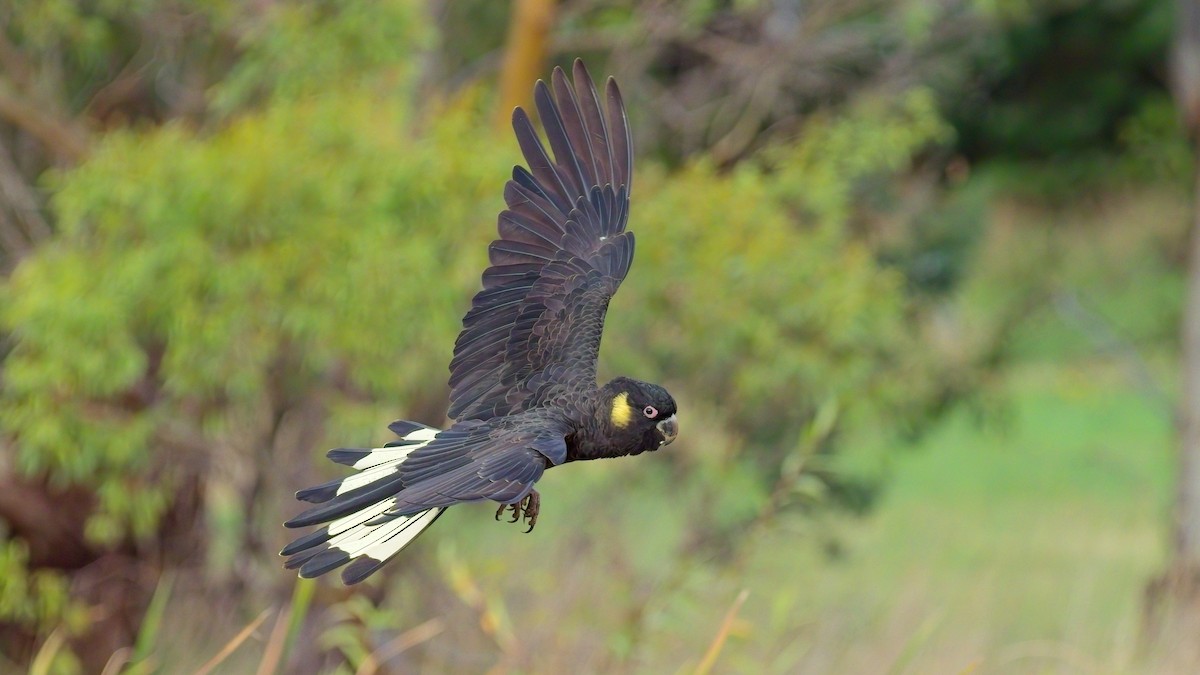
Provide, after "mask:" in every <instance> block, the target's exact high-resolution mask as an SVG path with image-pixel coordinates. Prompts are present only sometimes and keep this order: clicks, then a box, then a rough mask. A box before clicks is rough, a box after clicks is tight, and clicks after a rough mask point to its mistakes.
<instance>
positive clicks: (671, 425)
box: [654, 415, 679, 447]
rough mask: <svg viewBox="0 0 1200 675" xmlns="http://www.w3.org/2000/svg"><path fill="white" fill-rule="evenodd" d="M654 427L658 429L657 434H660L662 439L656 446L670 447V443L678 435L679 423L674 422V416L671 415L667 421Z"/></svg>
mask: <svg viewBox="0 0 1200 675" xmlns="http://www.w3.org/2000/svg"><path fill="white" fill-rule="evenodd" d="M654 426H655V428H657V429H658V433H660V434H662V437H663V439H662V442H661V443H659V444H658V445H659V447H662V446H664V445H670V444H671V441H673V440H675V437H676V436H678V435H679V422H678V421H676V419H675V416H674V415H671V416H670V417H668V418H667V419H665V420H663V421H661V422H659V423H658V424H656V425H654Z"/></svg>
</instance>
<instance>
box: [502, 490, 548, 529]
mask: <svg viewBox="0 0 1200 675" xmlns="http://www.w3.org/2000/svg"><path fill="white" fill-rule="evenodd" d="M541 506H542V496H541V495H539V494H538V492H537V490H530V492H529V494H527V495H525V498H524V499H522V500H521V501H519V502H517V503H515V504H501V505H500V508H498V509H496V520H500V516H502V515H504V512H505V511H506V510H508V509H512V518H511V519H510V520H509V521H508V522H510V523H515V522H517V521H518V520H521V519H522V518H524V519H525V522H526V523H527V524H528V525H529V528H528V529H526V530H525V532H526V533H529V532H533V526H534V525H537V519H538V512H539V511H540V510H541Z"/></svg>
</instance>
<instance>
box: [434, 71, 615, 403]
mask: <svg viewBox="0 0 1200 675" xmlns="http://www.w3.org/2000/svg"><path fill="white" fill-rule="evenodd" d="M574 80H575V81H574V85H573V86H572V84H571V82H569V81H568V80H567V76H566V74H565V73H563V71H562V69H561V68H555V69H554V75H553V77H552V78H551V85H550V86H548V85H547V84H546V83H545V82H542V81H539V82H538V83H537V86H536V87H535V89H534V101H535V103H536V105H537V110H538V115H539V117H540V118H541V120H542V126H543V127H544V129H545V131H546V137H547V139H548V140H549V142H550V149H551V150H552V151H553V154H554V157H553V159H551V158H550V156H549V154H547V151H546V148H545V146H544V145H543V144H542V142H541V140H540V139H539V138H538V135H537V131H535V130H534V128H533V124H532V123H531V122H530V120H529V116H528V115H527V114H526V113H525V111H524V110H522V109H521V108H517V109H516V110H515V111H514V112H513V129H514V131H516V135H517V142H518V143H519V144H520V146H521V152H522V154H524V156H525V161H526V162H527V163H528V164H529V168H528V170H526V169H525V168H524V167H520V166H517V167H514V168H513V177H512V180H510V181H509V182H508V184H507V185H506V186H505V188H504V200H505V202H506V203H507V204H508V209H507V210H505V211H504V212H502V213H501V214H500V218H499V230H500V238H499V239H497V240H496V241H494V242H492V244H491V246H490V247H489V249H488V253H489V259H490V262H491V266H490V267H489V268H488V269H487V270H486V271H484V273H483V290H481V291H480V292H479V293H478V294H476V295H475V299H474V300H473V301H472V305H471V310H470V311H469V312H467V315H466V317H465V318H464V319H463V330H462V332H461V333H460V334H459V336H458V340H457V342H456V343H455V345H454V359H453V360H452V361H451V362H450V389H451V393H450V413H449V414H450V417H451V418H453V419H456V420H467V419H489V418H492V417H497V416H503V415H509V414H512V413H516V412H520V411H523V410H528V409H530V408H534V407H536V406H538V405H540V404H542V403H544V402H546V401H548V400H551V399H552V398H553V397H555V396H558V395H560V394H562V393H563V392H564V391H572V390H579V389H583V388H586V387H591V386H594V385H595V380H596V360H597V358H598V356H599V353H600V335H601V332H602V331H603V329H604V315H605V312H606V311H607V309H608V302H609V300H610V299H611V298H612V296H613V294H614V293H616V290H617V287H618V286H620V284H621V281H622V280H623V279H624V278H625V275H626V274H627V273H628V271H629V266H630V264H631V263H632V261H633V234H632V233H630V232H626V231H625V224H626V222H627V221H628V219H629V189H630V179H631V177H632V171H633V150H632V142H631V138H630V134H629V125H628V122H627V120H626V117H625V106H624V104H623V103H622V101H621V93H620V91H619V90H618V89H617V85H616V83H615V82H614V81H613V80H612V79H611V78H610V79H609V80H608V83H607V86H606V87H605V98H606V105H605V106H601V102H600V97H599V94H598V92H597V90H596V86H595V84H594V83H593V82H592V78H591V76H590V75H588V72H587V69H586V68H584V66H583V62H581V61H578V60H577V61H575V65H574ZM551 87H553V91H551Z"/></svg>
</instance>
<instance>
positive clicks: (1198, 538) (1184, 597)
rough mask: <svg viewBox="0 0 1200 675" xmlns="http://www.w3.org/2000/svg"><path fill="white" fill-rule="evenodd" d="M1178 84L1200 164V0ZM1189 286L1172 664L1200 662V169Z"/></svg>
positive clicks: (1160, 623) (1172, 582) (1156, 583)
mask: <svg viewBox="0 0 1200 675" xmlns="http://www.w3.org/2000/svg"><path fill="white" fill-rule="evenodd" d="M1175 9H1176V22H1175V40H1174V44H1173V46H1172V53H1171V84H1172V90H1173V95H1174V97H1175V102H1176V106H1177V107H1178V109H1179V113H1180V119H1181V120H1182V121H1183V123H1184V125H1185V127H1186V130H1187V132H1188V136H1189V138H1190V139H1191V142H1192V146H1193V156H1194V157H1195V158H1196V162H1195V165H1196V166H1197V167H1200V0H1177V1H1176V3H1175ZM1192 209H1193V216H1192V227H1191V232H1190V233H1189V252H1188V263H1187V264H1188V271H1187V275H1188V279H1187V294H1186V296H1185V298H1184V306H1183V326H1182V331H1181V335H1180V338H1181V345H1180V360H1181V363H1180V366H1181V367H1180V372H1181V377H1182V382H1181V383H1180V384H1181V398H1180V402H1179V408H1178V411H1177V413H1176V430H1177V433H1178V439H1177V443H1178V446H1177V452H1178V461H1177V470H1178V473H1177V475H1176V494H1175V512H1174V523H1173V529H1172V538H1171V560H1170V563H1169V564H1168V566H1167V569H1166V571H1165V572H1164V573H1163V574H1162V576H1160V577H1158V578H1157V579H1154V580H1153V581H1151V583H1150V585H1149V586H1148V587H1147V591H1146V592H1147V597H1146V617H1147V626H1146V627H1147V637H1148V638H1149V639H1150V641H1151V642H1152V643H1154V644H1157V645H1159V646H1161V647H1163V649H1162V650H1161V653H1160V656H1163V657H1165V658H1167V659H1168V660H1169V661H1170V662H1171V666H1172V667H1188V666H1189V665H1196V664H1197V663H1200V645H1197V644H1196V641H1195V640H1194V639H1193V638H1194V636H1195V635H1196V634H1198V633H1200V171H1196V176H1195V183H1194V198H1193V205H1192Z"/></svg>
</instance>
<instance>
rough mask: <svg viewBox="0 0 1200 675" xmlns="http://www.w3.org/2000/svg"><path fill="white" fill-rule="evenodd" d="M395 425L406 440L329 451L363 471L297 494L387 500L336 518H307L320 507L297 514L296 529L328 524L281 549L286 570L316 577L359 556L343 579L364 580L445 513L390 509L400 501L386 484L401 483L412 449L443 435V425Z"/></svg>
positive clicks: (322, 498) (316, 497) (309, 498)
mask: <svg viewBox="0 0 1200 675" xmlns="http://www.w3.org/2000/svg"><path fill="white" fill-rule="evenodd" d="M389 428H391V429H392V430H393V431H396V432H397V433H400V432H403V433H402V434H401V439H400V440H398V441H393V442H392V443H388V444H387V445H386V446H384V447H382V448H373V449H352V448H338V449H335V450H331V451H330V452H329V458H330V459H332V460H333V461H335V462H337V463H339V464H345V465H348V466H351V467H353V468H355V469H358V470H359V471H360V473H357V474H354V475H352V476H347V477H345V478H341V479H338V480H334V481H330V482H328V483H324V484H322V485H318V486H315V487H311V488H307V489H305V490H301V491H299V492H297V493H296V497H297V499H300V500H302V501H307V502H313V503H324V502H328V501H330V500H332V499H333V498H334V497H337V496H339V495H346V494H347V493H351V492H353V493H355V495H360V494H364V493H373V494H378V495H379V496H380V497H381V498H380V499H377V500H371V501H369V502H365V503H363V504H361V505H360V507H359V508H356V509H354V510H353V511H350V512H348V513H339V512H332V513H336V515H338V516H340V517H336V518H334V517H329V518H320V519H312V518H311V517H309V518H305V516H310V515H311V514H313V512H314V511H315V509H309V510H308V511H306V512H305V513H303V514H301V515H300V516H298V517H296V518H293V519H292V520H291V521H289V522H288V523H287V525H288V526H290V527H297V526H301V525H305V524H317V523H319V522H322V521H326V522H327V524H326V525H324V526H323V527H321V528H320V529H318V530H316V531H314V532H310V533H309V534H306V535H304V536H302V537H299V538H297V539H296V540H295V541H293V542H292V543H290V544H288V545H287V546H286V547H284V549H283V550H282V551H280V555H284V556H289V557H288V559H287V561H286V562H285V563H284V567H285V568H286V569H298V570H299V573H300V576H301V577H304V578H311V577H316V576H320V575H322V574H325V573H327V572H330V571H332V570H334V569H337V568H338V567H341V566H343V565H345V564H347V563H349V562H351V561H352V560H354V563H353V564H352V565H350V566H349V567H347V568H346V569H345V570H343V572H342V580H343V581H344V582H345V583H346V584H355V583H358V582H360V581H362V580H363V579H366V578H367V577H368V576H370V575H371V574H373V573H374V572H375V571H376V570H378V569H379V568H380V567H382V566H383V564H384V563H385V562H387V561H388V560H390V559H391V558H393V557H394V556H395V555H396V554H398V553H400V551H401V550H402V549H403V548H404V547H405V546H407V545H408V544H409V543H411V542H412V541H413V540H414V539H416V538H417V535H419V534H420V533H421V532H422V531H424V530H425V529H426V528H427V527H429V526H430V525H432V524H433V522H434V521H436V520H437V519H438V517H439V516H441V514H442V512H443V511H445V508H434V509H429V510H426V511H421V512H418V513H414V514H411V515H403V516H402V515H397V514H395V513H390V512H389V509H391V508H393V507H394V506H395V505H396V499H395V497H394V496H392V495H393V494H394V493H389V491H388V490H387V489H386V488H387V487H388V486H389V485H391V484H392V483H394V482H395V474H396V473H397V472H398V471H399V466H400V464H401V463H402V462H403V461H404V459H405V458H406V457H408V455H409V453H411V452H413V451H414V450H416V449H418V448H422V447H424V446H425V445H428V444H429V442H430V441H431V440H433V438H434V437H435V436H436V435H437V433H438V430H437V429H433V428H431V427H427V426H424V425H420V424H416V423H413V422H395V423H393V424H392V425H391V426H390V427H389ZM385 495H386V496H385ZM356 501H362V500H361V499H356ZM342 511H345V509H342ZM355 558H357V560H355Z"/></svg>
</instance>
